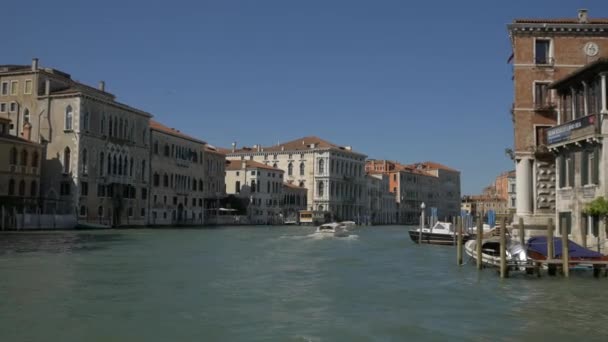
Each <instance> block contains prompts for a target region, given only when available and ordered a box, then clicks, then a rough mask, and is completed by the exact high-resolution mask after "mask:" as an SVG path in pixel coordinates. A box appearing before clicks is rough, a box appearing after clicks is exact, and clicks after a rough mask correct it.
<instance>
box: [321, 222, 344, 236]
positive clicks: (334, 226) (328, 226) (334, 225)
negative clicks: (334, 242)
mask: <svg viewBox="0 0 608 342" xmlns="http://www.w3.org/2000/svg"><path fill="white" fill-rule="evenodd" d="M316 233H319V234H327V235H332V236H335V237H346V236H349V235H350V233H349V232H348V229H347V225H345V224H342V223H338V222H331V223H325V224H322V225H320V226H319V227H317V231H316Z"/></svg>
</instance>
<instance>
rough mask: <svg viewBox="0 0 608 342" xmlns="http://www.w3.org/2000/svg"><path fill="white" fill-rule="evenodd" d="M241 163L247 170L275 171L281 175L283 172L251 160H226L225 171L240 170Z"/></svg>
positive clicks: (241, 167)
mask: <svg viewBox="0 0 608 342" xmlns="http://www.w3.org/2000/svg"><path fill="white" fill-rule="evenodd" d="M243 163H245V167H246V168H247V169H253V168H257V169H265V170H272V171H277V172H281V173H282V172H284V171H283V170H281V169H278V168H274V167H272V166H269V165H266V164H262V163H258V162H256V161H253V160H226V170H232V171H236V170H242V169H243Z"/></svg>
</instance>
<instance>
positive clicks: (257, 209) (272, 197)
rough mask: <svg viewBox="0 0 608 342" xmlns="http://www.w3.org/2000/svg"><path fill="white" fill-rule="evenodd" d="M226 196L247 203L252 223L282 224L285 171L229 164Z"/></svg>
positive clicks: (252, 164) (246, 163) (253, 164)
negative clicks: (232, 196)
mask: <svg viewBox="0 0 608 342" xmlns="http://www.w3.org/2000/svg"><path fill="white" fill-rule="evenodd" d="M226 193H227V194H232V195H235V196H236V197H239V198H242V199H244V200H245V203H247V204H246V205H247V218H248V221H249V223H251V224H280V223H283V215H282V208H281V202H282V199H283V170H281V169H277V168H274V167H271V166H268V165H265V164H262V163H258V162H255V161H251V160H242V161H241V160H232V161H229V162H228V163H227V165H226Z"/></svg>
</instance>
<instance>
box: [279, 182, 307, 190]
mask: <svg viewBox="0 0 608 342" xmlns="http://www.w3.org/2000/svg"><path fill="white" fill-rule="evenodd" d="M283 186H284V187H286V188H290V189H293V190H299V191H308V189H306V188H303V187H301V186H297V185H295V184H289V183H283Z"/></svg>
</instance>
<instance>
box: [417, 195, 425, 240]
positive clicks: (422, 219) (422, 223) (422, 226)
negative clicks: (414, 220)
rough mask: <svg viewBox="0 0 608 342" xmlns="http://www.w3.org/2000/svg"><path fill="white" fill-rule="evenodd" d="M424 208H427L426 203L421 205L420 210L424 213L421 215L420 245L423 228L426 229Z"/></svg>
mask: <svg viewBox="0 0 608 342" xmlns="http://www.w3.org/2000/svg"><path fill="white" fill-rule="evenodd" d="M424 208H426V204H424V202H422V204H420V209H421V211H422V215H421V220H420V233H419V235H418V243H419V244H422V228H424Z"/></svg>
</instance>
